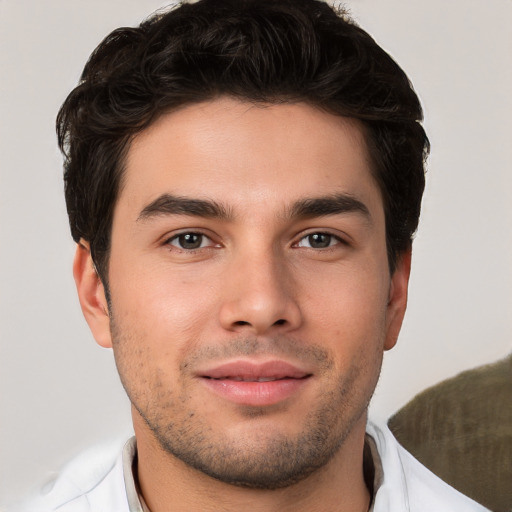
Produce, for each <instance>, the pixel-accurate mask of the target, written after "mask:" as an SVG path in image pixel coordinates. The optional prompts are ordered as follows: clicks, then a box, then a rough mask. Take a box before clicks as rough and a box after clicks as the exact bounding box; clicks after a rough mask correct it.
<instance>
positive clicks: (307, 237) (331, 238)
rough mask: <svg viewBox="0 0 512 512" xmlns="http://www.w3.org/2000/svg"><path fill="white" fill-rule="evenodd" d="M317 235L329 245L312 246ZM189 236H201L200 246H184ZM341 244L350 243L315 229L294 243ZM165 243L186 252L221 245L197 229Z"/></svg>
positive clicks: (328, 247)
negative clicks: (314, 244) (324, 238)
mask: <svg viewBox="0 0 512 512" xmlns="http://www.w3.org/2000/svg"><path fill="white" fill-rule="evenodd" d="M317 236H321V237H327V238H328V245H326V246H325V247H312V246H311V244H312V243H314V242H313V241H312V240H311V237H317ZM187 237H199V238H200V241H199V246H198V247H183V244H184V243H186V240H185V239H186V238H187ZM180 239H181V240H180ZM304 240H309V246H304V245H301V243H302V242H303V241H304ZM205 241H209V242H210V244H209V245H206V246H203V243H205ZM173 242H177V243H180V245H181V246H179V245H177V244H174V243H173ZM332 242H335V243H332ZM320 243H321V242H320ZM340 244H341V245H348V243H347V242H346V240H344V239H342V238H340V237H339V236H337V235H334V234H332V233H329V232H325V231H313V232H310V233H308V234H306V235H303V236H302V237H301V238H300V239H299V241H298V242H296V243H294V244H293V247H304V248H306V249H312V250H326V249H331V248H332V247H335V246H336V245H340ZM165 245H170V246H172V247H174V248H176V249H178V250H181V251H185V252H194V251H197V250H200V249H208V248H212V247H219V246H220V245H218V244H217V245H215V242H213V240H212V239H211V238H210V237H209V236H207V235H205V234H204V233H201V232H197V231H185V232H182V233H178V234H176V235H173V236H172V237H170V238H168V239H167V240H166V241H165Z"/></svg>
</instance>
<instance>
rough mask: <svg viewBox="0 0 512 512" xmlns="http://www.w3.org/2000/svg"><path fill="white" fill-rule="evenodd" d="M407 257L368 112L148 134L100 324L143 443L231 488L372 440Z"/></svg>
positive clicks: (206, 122)
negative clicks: (395, 240) (365, 127)
mask: <svg viewBox="0 0 512 512" xmlns="http://www.w3.org/2000/svg"><path fill="white" fill-rule="evenodd" d="M407 267H408V266H407V264H405V263H403V262H402V263H400V264H399V266H398V270H397V271H396V272H395V273H394V274H393V276H390V275H389V270H388V261H387V253H386V242H385V219H384V211H383V202H382V198H381V195H380V193H379V190H378V188H377V185H376V183H375V181H374V179H373V178H372V175H371V172H370V162H369V158H368V155H367V151H366V146H365V142H364V138H363V134H362V130H361V127H360V126H359V124H358V123H357V122H355V121H353V120H348V119H343V118H340V117H336V116H332V115H330V114H327V113H324V112H321V111H320V110H318V109H315V108H313V107H311V106H308V105H306V104H290V105H286V104H285V105H274V106H268V105H265V106H263V105H258V106H255V105H252V104H249V103H242V102H239V101H236V100H233V99H229V98H223V99H218V100H215V101H211V102H205V103H201V104H198V105H193V106H188V107H186V108H183V109H181V110H179V111H176V112H174V113H170V114H166V115H164V116H163V117H161V118H160V119H159V120H158V121H157V122H156V123H155V124H154V125H152V126H151V127H150V128H149V129H147V130H146V131H144V132H143V133H141V134H140V135H139V136H137V137H136V138H135V140H134V141H133V143H132V145H131V147H130V150H129V152H128V157H127V162H126V170H125V175H124V182H123V185H122V187H121V190H120V195H119V199H118V202H117V204H116V207H115V213H114V220H113V227H112V245H111V252H110V262H109V288H110V295H111V302H110V304H109V307H110V311H109V314H110V317H109V319H108V321H103V323H102V322H96V323H95V322H94V321H93V322H91V321H90V322H89V323H90V324H91V326H92V328H93V332H94V334H95V335H96V338H97V339H98V340H100V341H101V343H102V344H104V345H109V344H110V343H112V346H113V349H114V354H115V359H116V363H117V366H118V370H119V373H120V376H121V379H122V382H123V385H124V387H125V389H126V391H127V393H128V395H129V397H130V399H131V401H132V404H133V406H134V423H135V429H136V433H137V435H138V438H139V442H143V440H144V439H153V440H155V439H156V440H157V441H158V442H157V445H158V446H159V447H160V448H162V449H163V450H164V451H165V452H168V453H171V454H173V455H175V456H176V457H178V458H179V459H181V460H182V461H184V462H186V463H187V464H188V465H190V466H192V467H195V468H197V469H200V470H201V471H203V472H205V473H207V474H209V475H211V476H214V477H216V478H218V479H220V480H223V481H226V482H231V483H235V484H238V485H246V486H254V487H264V488H272V487H282V486H286V485H289V484H291V483H293V482H295V481H298V480H300V479H302V478H304V477H306V476H307V475H309V474H310V473H311V472H313V471H314V470H315V469H317V468H319V467H322V466H324V465H326V464H328V463H329V462H330V461H331V460H333V457H336V454H338V453H339V452H340V450H341V449H342V447H343V446H345V445H347V444H349V443H354V442H356V441H355V440H356V439H357V440H358V441H357V442H359V441H360V440H361V438H362V435H363V432H364V428H365V421H366V414H365V413H366V409H367V405H368V402H369V400H370V397H371V395H372V393H373V390H374V388H375V385H376V382H377V378H378V375H379V371H380V366H381V360H382V353H383V350H384V349H385V348H390V347H391V346H392V345H393V344H394V342H395V340H396V335H397V333H398V330H399V327H400V324H401V321H402V317H403V313H404V310H405V301H406V288H407V278H408V268H407ZM102 300H103V299H102ZM107 331H108V332H107ZM110 336H111V340H110Z"/></svg>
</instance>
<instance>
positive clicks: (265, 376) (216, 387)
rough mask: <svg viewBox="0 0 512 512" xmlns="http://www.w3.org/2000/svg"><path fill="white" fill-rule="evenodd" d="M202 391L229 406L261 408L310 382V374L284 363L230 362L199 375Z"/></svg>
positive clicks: (289, 396) (297, 390) (276, 401)
mask: <svg viewBox="0 0 512 512" xmlns="http://www.w3.org/2000/svg"><path fill="white" fill-rule="evenodd" d="M198 376H199V377H200V379H201V382H202V383H203V384H204V385H205V386H206V388H207V389H208V390H209V391H211V392H213V393H214V394H215V395H217V396H219V397H221V398H222V399H224V400H228V401H230V402H232V403H235V404H239V405H245V406H254V407H263V406H270V405H275V404H277V403H280V402H283V401H284V400H287V399H289V398H291V397H293V396H294V395H295V394H297V393H298V392H299V391H300V390H301V389H302V387H303V386H304V385H305V384H306V383H307V382H308V381H309V380H310V378H311V377H312V373H310V372H308V371H305V370H302V369H300V368H298V367H296V366H294V365H292V364H290V363H287V362H284V361H267V362H265V363H255V362H251V361H234V362H230V363H226V364H222V365H220V366H217V367H215V368H211V369H208V370H205V371H204V372H201V373H200V375H198Z"/></svg>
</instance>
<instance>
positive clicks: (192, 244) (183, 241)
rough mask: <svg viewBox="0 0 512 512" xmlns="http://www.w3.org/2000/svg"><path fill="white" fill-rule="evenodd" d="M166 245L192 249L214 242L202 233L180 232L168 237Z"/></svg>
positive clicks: (210, 245)
mask: <svg viewBox="0 0 512 512" xmlns="http://www.w3.org/2000/svg"><path fill="white" fill-rule="evenodd" d="M166 243H167V244H168V245H172V246H173V247H177V248H178V249H184V250H187V251H192V250H194V249H202V248H203V247H212V246H213V245H214V243H213V242H212V240H210V239H209V238H208V237H207V236H206V235H203V234H202V233H193V232H189V233H180V234H179V235H175V236H173V237H172V238H170V239H169V240H168V241H167V242H166Z"/></svg>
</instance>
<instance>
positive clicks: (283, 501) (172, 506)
mask: <svg viewBox="0 0 512 512" xmlns="http://www.w3.org/2000/svg"><path fill="white" fill-rule="evenodd" d="M134 424H135V432H136V436H137V449H138V466H137V474H136V475H134V476H135V477H136V478H138V482H139V486H140V492H141V494H142V496H143V497H144V500H145V502H146V504H147V506H148V507H149V509H150V510H151V512H171V511H173V512H181V511H183V512H184V511H190V510H201V511H204V512H209V511H212V512H213V511H215V512H219V511H223V512H231V511H233V512H235V511H237V512H238V511H239V510H251V511H253V512H260V511H265V512H274V511H275V512H288V511H290V512H291V511H297V510H308V511H311V512H327V511H329V512H332V511H338V512H349V511H350V512H366V511H367V510H368V508H369V503H370V494H369V491H368V489H367V487H366V484H365V481H364V474H363V450H364V435H365V425H366V417H362V418H361V419H360V421H359V422H358V423H357V424H356V425H355V426H354V428H353V429H352V430H351V432H350V434H349V435H348V436H347V438H346V439H345V440H344V442H343V444H342V446H341V447H340V449H339V450H338V451H337V453H336V454H335V455H334V456H333V458H332V459H331V460H330V461H329V462H328V463H327V464H326V465H325V466H323V467H322V468H320V469H318V470H317V471H315V472H314V473H312V474H311V475H310V476H308V477H307V478H305V479H304V480H301V481H300V482H298V483H295V484H293V485H291V486H289V487H286V488H283V489H275V490H266V489H250V488H244V487H238V486H235V485H231V484H228V483H224V482H221V481H219V480H216V479H214V478H211V477H209V476H208V475H205V474H204V473H202V472H200V471H198V470H196V469H194V468H191V467H190V466H188V465H186V464H185V463H184V462H182V461H181V460H179V459H177V458H175V457H174V456H172V455H170V454H169V453H167V452H165V451H164V450H163V449H162V448H161V447H160V445H159V443H158V442H157V441H156V439H155V438H154V437H153V435H152V433H151V432H149V431H148V429H147V426H146V425H145V423H144V424H141V423H140V422H137V421H135V422H134Z"/></svg>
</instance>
